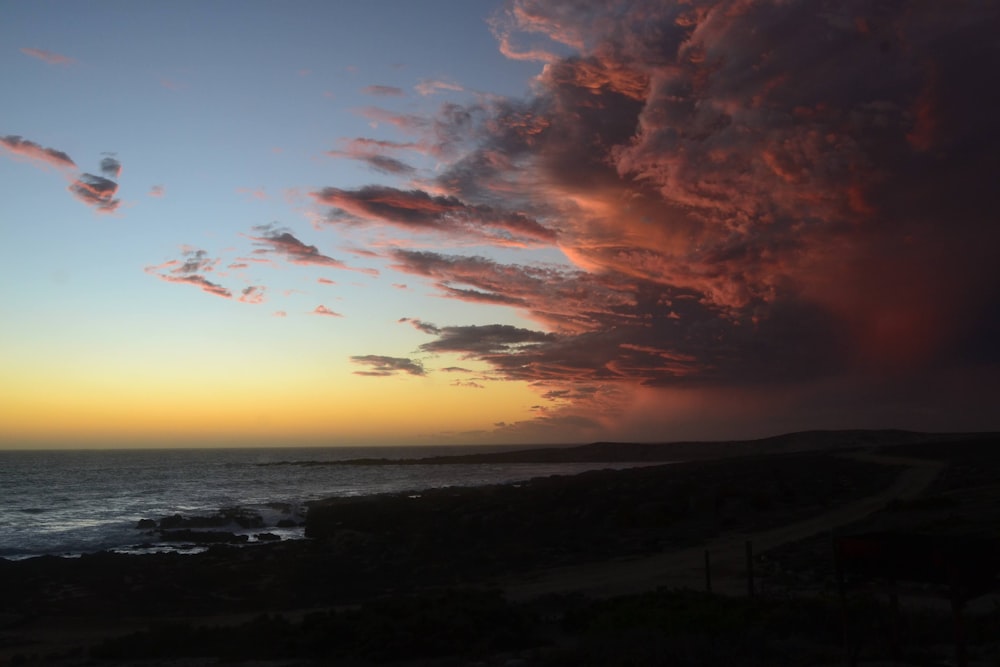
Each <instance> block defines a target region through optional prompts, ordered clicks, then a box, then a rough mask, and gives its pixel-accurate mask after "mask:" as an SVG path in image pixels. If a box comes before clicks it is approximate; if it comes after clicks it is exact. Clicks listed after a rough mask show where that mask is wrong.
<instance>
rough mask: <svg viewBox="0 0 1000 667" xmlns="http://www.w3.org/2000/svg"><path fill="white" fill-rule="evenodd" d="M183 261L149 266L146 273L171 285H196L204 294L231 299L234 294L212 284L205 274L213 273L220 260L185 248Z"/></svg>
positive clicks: (202, 251) (182, 254)
mask: <svg viewBox="0 0 1000 667" xmlns="http://www.w3.org/2000/svg"><path fill="white" fill-rule="evenodd" d="M181 258H182V259H179V260H177V259H172V260H169V261H167V262H164V263H163V264H158V265H156V266H147V267H146V268H145V272H146V273H148V274H150V275H154V276H156V277H157V278H159V279H160V280H164V281H166V282H169V283H179V284H184V285H194V286H195V287H198V288H200V289H201V290H202V291H203V292H206V293H208V294H212V295H214V296H220V297H222V298H224V299H231V298H232V297H233V293H232V292H231V291H230V290H229V289H227V288H225V287H223V286H222V285H219V284H218V283H215V282H212V281H211V280H209V279H208V278H206V277H205V274H207V273H212V272H213V271H214V270H215V268H216V267H217V266H218V265H219V262H220V260H219V259H218V258H212V257H210V256H209V255H208V252H206V251H205V250H202V249H200V248H192V247H184V248H182V249H181Z"/></svg>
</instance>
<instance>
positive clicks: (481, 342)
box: [313, 0, 1000, 429]
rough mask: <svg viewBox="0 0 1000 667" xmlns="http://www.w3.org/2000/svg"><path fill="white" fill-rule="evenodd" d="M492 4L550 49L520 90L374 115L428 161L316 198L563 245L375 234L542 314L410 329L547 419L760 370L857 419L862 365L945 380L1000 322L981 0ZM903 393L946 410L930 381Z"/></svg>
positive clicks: (763, 378)
mask: <svg viewBox="0 0 1000 667" xmlns="http://www.w3.org/2000/svg"><path fill="white" fill-rule="evenodd" d="M491 25H492V28H493V30H494V34H495V35H496V36H497V38H498V42H499V46H500V49H501V51H502V52H504V53H506V54H507V55H508V56H509V57H512V58H516V59H523V60H535V61H537V62H539V63H540V64H541V65H540V66H541V67H542V69H541V72H540V74H539V76H538V78H537V80H536V82H535V86H534V88H533V94H532V95H531V96H530V97H528V98H526V99H519V100H517V99H498V98H492V99H480V100H477V101H475V102H474V103H472V104H468V105H458V104H448V105H443V106H442V107H441V109H440V111H439V113H438V115H437V116H436V117H435V118H433V119H420V118H415V117H412V116H400V115H394V114H390V113H389V112H382V111H378V112H376V111H374V110H368V111H367V112H366V113H367V114H368V116H369V118H372V119H376V118H378V120H379V121H380V122H387V123H391V124H393V125H395V126H396V127H398V128H400V129H402V130H404V131H406V132H408V133H411V134H414V135H417V136H418V141H416V142H415V143H421V144H423V145H425V146H427V147H428V148H427V152H429V153H431V154H434V155H436V156H438V157H439V158H441V159H443V160H445V163H444V165H443V167H442V169H441V171H440V172H439V174H438V175H437V176H436V178H435V179H434V181H433V183H429V184H427V185H426V186H425V187H423V188H422V189H417V190H400V189H396V188H391V187H388V186H384V185H369V186H364V187H360V188H354V189H338V188H325V189H322V190H319V191H317V192H316V193H314V195H313V196H314V197H315V199H316V201H317V202H319V203H320V204H322V205H324V206H328V207H330V211H329V213H328V219H329V220H330V221H331V222H332V223H334V224H350V225H361V224H365V225H373V226H383V227H384V226H393V227H396V228H403V229H405V230H407V231H408V232H410V233H413V234H434V235H436V236H437V237H443V238H446V239H451V240H461V239H470V238H478V239H479V240H480V242H482V243H484V244H486V243H489V244H494V245H517V244H518V243H520V244H523V245H531V246H545V245H551V246H557V247H558V248H559V250H561V251H562V253H563V254H564V255H565V256H566V257H567V258H568V259H569V260H570V262H571V263H572V264H573V268H565V267H558V268H557V267H548V266H537V265H528V264H524V265H518V264H511V263H501V262H499V261H496V260H493V259H487V258H484V257H475V256H466V255H449V254H446V253H440V252H418V251H413V250H404V249H398V250H395V251H392V252H391V253H390V261H391V262H392V263H393V264H392V266H393V268H394V269H395V270H397V271H401V272H403V273H406V274H409V275H416V276H420V277H422V278H425V279H427V280H429V281H431V283H432V284H433V285H434V287H435V288H436V289H437V290H438V292H439V293H440V294H442V295H444V296H447V297H450V298H455V299H462V300H467V301H475V302H478V303H489V304H497V305H504V306H510V307H514V308H517V309H519V310H521V311H522V312H524V313H527V314H528V315H529V316H530V317H531V318H532V319H533V320H534V321H536V322H538V323H539V325H540V326H541V327H542V328H543V329H544V331H537V332H532V333H531V335H530V336H529V337H528V338H526V339H525V340H520V339H519V338H518V337H519V336H528V334H527V333H524V332H525V331H527V330H521V329H517V330H515V331H510V330H507V329H498V330H496V331H494V330H491V329H489V328H488V327H487V328H472V327H449V326H441V327H440V329H439V331H438V332H437V333H433V334H432V335H435V336H437V337H438V338H437V339H436V340H435V341H432V342H430V343H427V344H425V346H424V347H423V348H422V349H423V350H424V351H427V352H438V353H445V352H448V353H454V354H458V355H460V356H464V357H467V358H475V359H478V360H481V361H484V362H486V363H488V364H490V365H491V366H492V367H493V368H494V370H495V372H496V373H498V374H499V375H500V376H501V377H505V378H508V379H519V380H525V381H530V382H532V383H533V384H534V386H536V387H538V388H539V391H540V392H541V393H542V394H543V395H544V397H547V398H545V400H547V401H548V402H549V403H552V404H555V407H551V408H546V409H545V410H544V412H543V413H540V417H539V420H540V421H539V422H538V423H537V424H536V426H537V425H541V424H542V422H543V421H544V424H545V425H548V426H553V425H559V426H561V427H568V426H571V425H573V424H577V425H578V426H580V427H585V428H591V427H593V428H606V427H607V428H610V427H612V426H613V425H614V424H616V423H618V424H621V423H623V422H622V421H621V420H622V419H624V417H623V416H622V415H623V414H624V413H625V412H628V411H629V410H630V408H629V407H628V406H629V405H632V404H633V403H634V399H635V397H636V396H637V395H642V396H643V397H644V399H649V400H646V401H645V402H640V404H642V405H647V406H649V407H648V409H649V410H650V412H651V413H655V412H656V408H655V401H654V400H652V399H650V397H653V396H657V397H660V400H677V401H678V402H679V403H683V404H684V405H688V406H692V405H696V404H697V401H698V399H697V398H696V397H697V396H703V397H709V396H719V395H721V394H720V392H723V391H727V390H732V389H734V388H737V389H740V390H743V391H746V390H749V389H750V388H752V387H755V388H757V389H756V390H758V391H760V392H761V395H767V396H768V397H770V398H771V399H772V400H773V401H774V403H773V404H772V405H771V406H770V407H771V409H773V410H780V409H791V408H788V407H787V406H789V405H793V404H794V401H792V400H791V399H789V398H788V397H789V396H793V395H795V396H805V395H806V394H808V391H804V390H803V389H802V388H803V387H809V388H811V391H815V392H816V394H815V395H822V396H823V397H824V399H825V400H826V401H827V403H828V404H829V405H831V406H832V405H837V406H838V407H837V408H836V409H837V410H839V414H841V415H843V416H844V419H845V420H849V418H850V415H852V414H860V412H859V411H860V410H861V409H862V407H863V406H862V405H861V403H859V402H858V401H852V400H851V399H850V397H851V396H860V395H862V394H863V393H865V392H863V391H861V390H862V389H863V388H864V387H870V386H871V383H872V382H873V381H874V379H875V378H878V379H879V381H880V382H882V381H884V382H886V383H888V384H885V385H882V386H886V387H889V386H891V387H894V389H893V391H898V390H899V388H900V387H902V386H903V385H904V384H905V382H904V381H903V380H902V379H901V378H909V379H910V380H911V381H912V380H913V379H914V378H920V379H921V382H922V383H923V384H925V385H926V386H945V385H946V384H947V383H946V382H944V380H942V378H944V377H945V376H947V377H952V378H953V377H962V376H964V375H963V374H966V373H971V372H974V371H975V369H977V368H981V367H983V365H984V364H991V366H990V367H991V368H996V367H997V364H998V363H1000V359H997V355H996V354H995V352H991V349H993V350H995V345H993V346H992V347H991V345H990V344H989V343H987V342H986V341H987V338H988V336H986V335H984V333H983V332H994V333H995V332H997V331H998V330H1000V316H998V315H997V313H998V312H1000V274H997V272H996V270H995V260H994V259H993V258H992V250H991V249H993V248H995V247H997V245H998V243H1000V227H998V226H997V225H996V224H995V220H996V213H997V211H998V210H1000V191H998V190H997V188H996V187H995V186H994V184H993V182H992V180H993V179H995V174H996V173H1000V153H998V152H997V151H996V150H995V148H994V147H995V146H996V145H998V144H1000V136H998V134H1000V126H998V124H997V123H996V121H995V118H994V117H993V114H992V113H991V107H990V106H989V105H988V104H984V103H983V98H982V95H981V91H982V90H984V89H988V88H990V87H991V86H993V85H994V84H995V81H994V80H995V79H996V74H995V72H996V68H994V67H984V63H992V62H995V61H996V53H997V52H996V40H995V35H996V33H997V30H1000V9H998V8H997V7H995V6H993V5H992V4H991V3H975V2H969V3H958V4H956V5H954V6H949V10H948V11H941V10H940V9H939V8H938V7H936V6H934V5H931V4H927V5H913V4H912V3H875V4H873V3H870V2H865V1H863V0H850V1H848V2H843V3H838V4H837V5H836V6H835V7H834V6H830V5H824V4H822V3H811V2H778V1H771V0H765V1H763V2H743V1H742V0H693V1H692V2H684V3H660V2H637V3H617V2H612V3H580V2H575V1H570V0H562V1H560V0H556V1H551V0H545V1H542V0H512V2H510V3H508V5H506V9H505V10H504V12H503V13H502V14H500V15H498V16H497V17H495V18H494V20H493V22H492V24H491ZM984 77H985V80H984ZM428 90H431V88H428ZM512 214H513V216H514V217H513V218H512V217H511V215H512ZM415 321H419V320H415ZM496 326H500V325H496ZM429 333H430V332H429ZM494 334H495V335H496V336H498V338H496V339H494V338H492V337H491V336H493V335H494ZM505 336H512V339H511V340H516V341H519V342H517V343H516V344H505V343H504V342H503V341H505V340H507V339H506V338H505ZM977 377H978V376H977ZM938 380H941V382H940V383H938ZM894 383H895V384H894ZM972 384H973V383H970V386H971V385H972ZM949 386H950V385H949ZM975 386H976V387H977V391H980V390H981V387H982V384H981V383H979V382H978V381H977V383H975ZM790 387H797V388H798V391H797V392H795V391H790V390H789V391H788V392H783V389H785V388H790ZM819 387H837V388H838V389H837V391H839V392H841V393H840V394H837V396H839V398H835V397H833V394H831V393H830V392H831V391H833V390H830V391H826V390H824V391H820V390H819V389H818V388H819ZM765 388H766V391H765ZM574 389H576V390H574ZM678 392H688V393H683V397H684V398H683V400H682V398H680V397H681V396H682V394H681V393H678ZM865 395H868V394H865ZM896 396H898V395H896ZM778 397H781V398H778ZM803 400H805V399H803ZM937 400H940V396H938V399H937ZM899 401H900V402H899V405H900V406H906V405H908V406H909V410H910V414H923V413H924V412H927V411H932V410H934V409H935V408H934V407H933V406H934V404H935V399H934V392H931V391H929V392H928V393H927V394H926V395H924V396H922V397H915V396H913V397H911V398H909V399H904V398H899ZM888 402H889V401H886V404H888ZM779 404H780V405H784V406H786V407H785V408H781V407H780V405H779ZM967 404H968V405H969V406H971V407H969V408H968V410H966V413H968V414H971V411H974V410H979V409H980V408H977V407H974V406H977V405H979V403H977V402H976V401H972V400H969V401H967ZM813 407H815V405H814V406H813ZM831 409H832V408H831ZM901 410H902V408H899V406H896V407H894V408H893V409H892V410H889V409H888V408H886V412H885V419H887V420H889V419H891V418H893V417H892V415H899V414H902V412H901ZM623 411H624V412H623ZM666 412H667V411H663V410H661V413H664V414H665V413H666ZM960 412H961V410H960ZM670 414H671V418H672V419H680V417H679V416H678V414H679V413H677V412H671V413H670ZM704 414H707V412H705V413H704ZM810 414H812V413H810ZM984 414H985V413H984ZM615 415H617V416H615ZM980 416H981V415H980ZM648 417H649V415H647V416H646V417H643V418H640V417H638V416H636V415H635V414H634V411H633V412H632V413H630V416H629V417H628V419H630V420H632V421H631V422H630V423H640V422H642V421H643V419H646V418H648ZM872 419H874V418H872ZM579 420H583V421H579ZM616 420H617V421H616ZM958 420H959V417H957V416H956V423H958ZM652 421H655V420H651V421H650V422H649V423H652ZM815 423H819V422H815ZM845 423H848V422H846V421H845ZM886 423H889V422H886ZM505 428H508V429H509V428H512V426H510V425H508V426H505ZM517 428H521V426H517Z"/></svg>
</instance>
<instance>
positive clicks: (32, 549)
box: [0, 446, 629, 559]
mask: <svg viewBox="0 0 1000 667" xmlns="http://www.w3.org/2000/svg"><path fill="white" fill-rule="evenodd" d="M500 449H501V448H497V447H490V448H454V447H442V446H437V447H407V448H385V447H379V448H372V447H368V448H360V447H355V448H267V449H157V450H141V449H135V450H59V451H55V450H43V451H23V450H13V451H0V558H7V559H21V558H28V557H32V556H39V555H46V554H48V555H58V556H78V555H80V554H83V553H91V552H96V551H104V550H107V551H116V552H121V553H144V552H153V551H180V552H182V553H193V552H196V551H200V550H203V549H204V548H206V547H205V546H204V545H198V544H190V543H184V542H183V541H164V540H161V539H160V536H159V534H158V533H157V532H156V531H152V532H151V531H148V530H142V529H139V528H137V523H138V522H139V520H141V519H152V520H154V521H159V520H161V519H163V518H164V517H169V516H173V515H177V514H180V515H181V516H183V517H205V516H210V515H213V514H218V512H219V511H220V510H239V511H240V512H244V511H245V512H249V513H251V514H254V515H257V516H259V517H260V518H261V521H262V526H257V527H254V528H244V527H241V526H239V525H236V524H233V525H227V526H224V527H222V528H215V530H225V531H231V532H233V533H234V534H239V535H246V536H247V537H246V540H247V542H248V543H253V542H254V541H257V539H258V536H259V535H261V534H262V533H268V534H269V535H265V537H267V538H269V539H272V540H273V539H276V538H280V539H282V540H288V539H301V538H303V528H302V526H301V525H300V524H301V523H302V521H303V520H304V517H305V512H306V507H305V503H307V502H308V501H311V500H318V499H322V498H329V497H334V496H352V495H373V494H378V493H386V492H404V491H414V492H416V491H420V490H423V489H430V488H437V487H447V486H481V485H487V484H496V483H509V482H516V481H523V480H527V479H531V478H533V477H543V476H548V475H572V474H576V473H579V472H583V471H586V470H593V469H597V468H622V467H629V464H622V463H617V464H611V463H608V464H601V463H551V464H537V463H504V464H447V465H391V464H390V465H349V466H330V465H302V464H306V463H310V462H312V463H317V462H318V463H323V462H329V461H338V460H346V459H356V458H368V457H370V458H387V459H403V458H422V457H428V456H437V455H442V454H465V453H472V452H476V451H498V450H500ZM282 462H287V463H290V465H274V464H275V463H282ZM279 523H281V525H280V526H279V525H278V524H279ZM260 539H264V537H261V538H260Z"/></svg>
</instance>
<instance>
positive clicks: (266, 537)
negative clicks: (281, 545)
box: [254, 533, 281, 542]
mask: <svg viewBox="0 0 1000 667" xmlns="http://www.w3.org/2000/svg"><path fill="white" fill-rule="evenodd" d="M254 537H255V538H256V539H257V541H258V542H278V541H280V540H281V536H280V535H275V534H274V533H257V534H256V535H254Z"/></svg>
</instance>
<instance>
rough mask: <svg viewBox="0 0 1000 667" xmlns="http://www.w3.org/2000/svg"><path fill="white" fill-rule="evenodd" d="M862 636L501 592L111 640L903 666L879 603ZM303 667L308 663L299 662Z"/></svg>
mask: <svg viewBox="0 0 1000 667" xmlns="http://www.w3.org/2000/svg"><path fill="white" fill-rule="evenodd" d="M847 612H848V617H849V619H850V621H849V623H850V626H849V629H850V635H849V637H850V638H849V640H848V642H847V644H846V645H845V643H844V635H843V625H842V619H843V610H842V609H841V606H840V602H839V600H837V599H836V598H835V597H833V596H821V597H813V598H802V599H796V598H771V599H761V598H756V599H748V598H737V599H733V598H725V597H718V596H713V595H709V594H705V593H698V592H692V591H668V590H662V589H661V590H657V591H652V592H649V593H644V594H641V595H631V596H620V597H615V598H610V599H606V600H588V599H586V598H583V597H579V596H559V597H551V598H544V599H541V600H537V601H535V602H532V603H520V604H515V603H510V602H507V601H506V600H504V598H503V597H502V596H501V595H500V594H499V593H497V592H484V591H445V592H441V593H434V594H424V595H421V596H407V597H394V598H390V599H382V600H373V601H370V602H367V603H365V604H363V605H361V606H360V607H359V608H357V609H348V610H339V611H337V610H335V611H322V612H312V613H309V614H306V615H305V616H303V617H302V618H301V619H299V620H291V619H288V618H286V617H285V616H283V615H281V614H263V615H260V616H258V617H256V618H254V619H252V620H250V621H247V622H245V623H241V624H238V625H230V626H218V625H216V626H204V625H203V626H197V625H194V624H192V623H164V624H162V625H157V626H155V627H153V628H150V629H149V630H145V631H142V632H138V633H133V634H130V635H126V636H124V637H119V638H115V639H110V640H107V641H104V642H103V643H101V644H99V645H98V646H96V647H94V649H93V650H92V652H91V655H92V656H93V657H94V658H98V659H100V660H107V661H135V660H149V659H154V658H155V659H167V658H171V659H178V658H194V657H213V658H219V659H221V660H223V661H226V662H231V661H242V660H267V659H271V660H274V659H289V658H295V659H299V660H308V661H315V662H316V663H317V664H329V663H331V662H333V663H334V664H352V665H368V664H386V663H389V664H407V665H411V664H420V665H442V666H444V665H469V664H479V665H487V664H488V665H535V666H552V667H561V666H566V667H569V666H577V665H584V666H591V665H592V666H594V667H605V666H622V667H625V666H626V665H628V666H631V667H646V666H648V667H654V666H660V665H675V666H677V667H687V666H690V667H702V666H704V667H711V666H715V665H718V666H720V667H730V666H733V665H740V666H760V667H764V666H771V665H789V666H796V665H803V666H805V665H815V664H837V663H839V662H840V661H841V660H842V659H843V656H844V654H845V651H846V652H848V653H850V654H852V655H854V656H863V657H864V659H866V660H876V659H881V660H890V659H892V657H893V655H894V650H895V649H894V646H893V644H892V642H891V641H890V637H891V636H892V630H891V626H892V624H893V620H892V612H891V609H890V608H889V606H888V605H887V604H885V603H884V602H881V601H879V600H878V599H877V598H876V597H874V596H871V595H865V596H853V597H851V598H850V599H849V600H848V607H847ZM949 621H950V619H949V617H948V615H947V614H946V613H942V612H928V611H923V612H919V613H915V614H909V615H907V617H906V619H905V620H904V622H903V623H902V626H901V629H900V640H901V644H902V646H903V647H904V649H903V651H902V653H903V655H902V656H901V658H903V659H905V660H906V661H907V662H906V664H915V665H920V664H924V665H933V664H938V658H939V656H940V654H941V649H942V646H943V647H945V648H947V646H948V643H949V642H950V641H951V638H952V637H951V628H950V622H949ZM966 632H967V635H968V638H969V640H970V643H972V644H974V645H977V646H980V647H987V648H990V647H992V648H993V649H995V648H996V641H997V637H998V633H1000V612H998V611H996V610H994V611H993V612H991V613H988V614H985V615H981V616H977V617H974V618H972V619H971V620H970V622H969V623H968V624H967V626H966ZM296 664H301V663H296Z"/></svg>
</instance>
